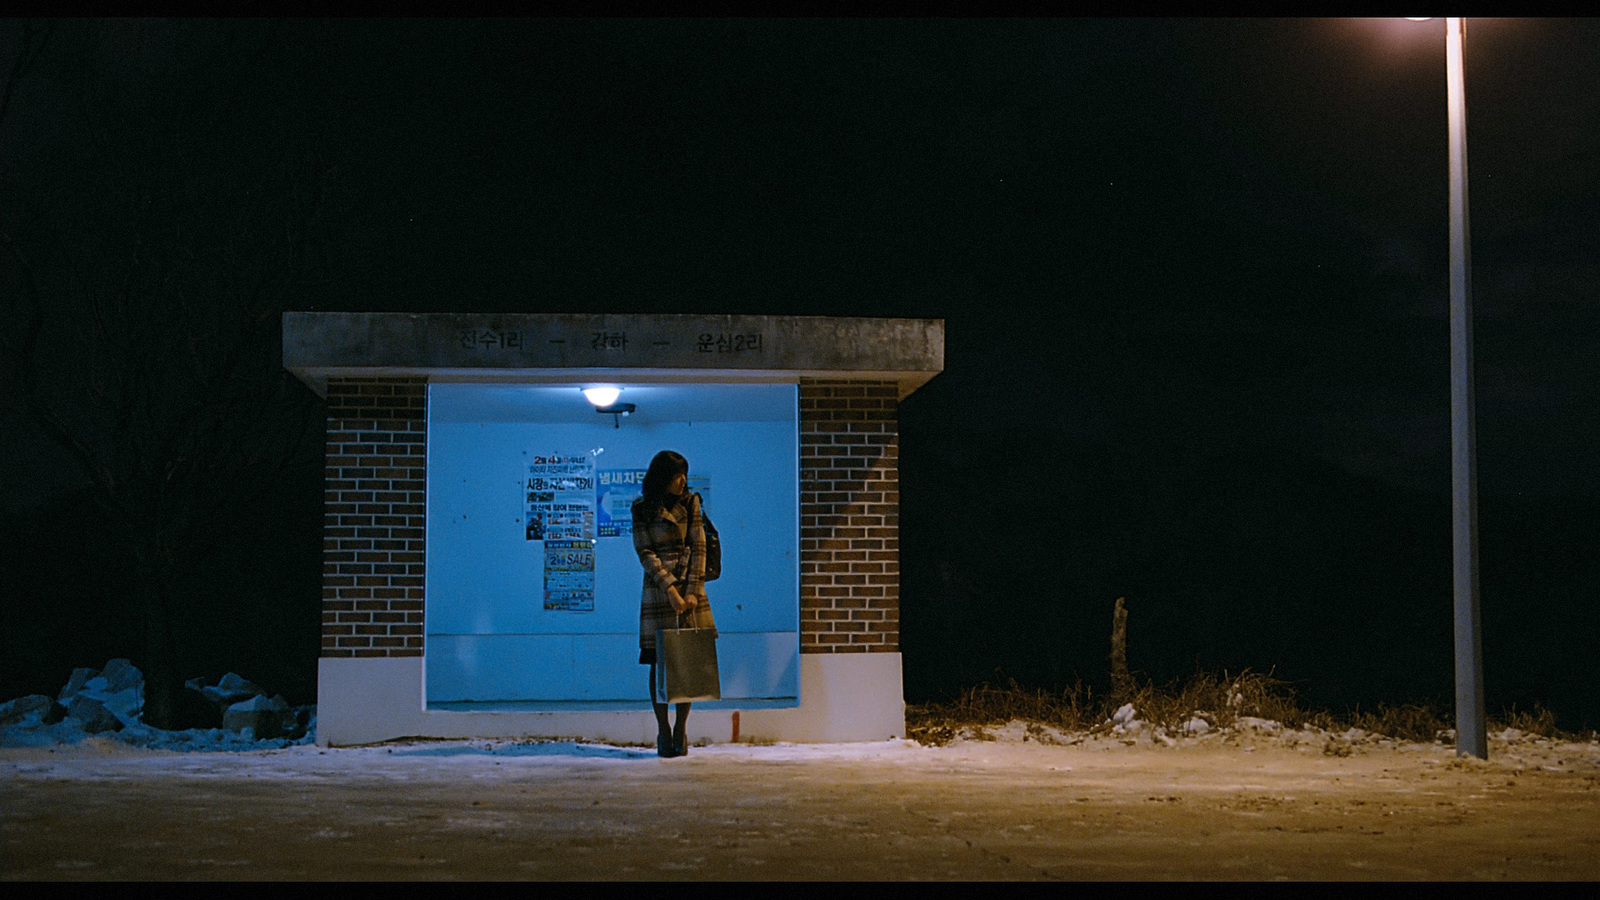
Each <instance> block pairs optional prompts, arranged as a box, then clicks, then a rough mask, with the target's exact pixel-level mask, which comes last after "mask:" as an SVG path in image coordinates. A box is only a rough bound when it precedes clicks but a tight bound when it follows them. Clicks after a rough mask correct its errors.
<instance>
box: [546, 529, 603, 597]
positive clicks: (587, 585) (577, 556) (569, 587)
mask: <svg viewBox="0 0 1600 900" xmlns="http://www.w3.org/2000/svg"><path fill="white" fill-rule="evenodd" d="M544 608H545V609H559V610H566V611H568V612H594V541H589V540H578V541H550V540H547V541H545V542H544Z"/></svg>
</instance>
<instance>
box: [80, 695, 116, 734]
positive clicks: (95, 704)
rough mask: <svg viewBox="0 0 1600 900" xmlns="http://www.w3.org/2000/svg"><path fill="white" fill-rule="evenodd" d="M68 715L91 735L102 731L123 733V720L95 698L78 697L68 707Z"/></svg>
mask: <svg viewBox="0 0 1600 900" xmlns="http://www.w3.org/2000/svg"><path fill="white" fill-rule="evenodd" d="M67 713H68V714H69V715H71V716H72V718H74V719H76V720H78V724H80V725H82V726H83V730H84V731H86V732H88V733H89V734H99V733H100V732H102V731H121V730H122V720H121V719H119V718H117V716H116V714H115V713H113V712H112V711H111V710H109V709H106V707H105V704H104V703H101V702H100V701H99V700H96V699H94V698H93V697H87V696H84V695H82V694H80V695H78V697H77V698H75V699H74V700H73V701H72V703H71V704H69V705H68V706H67Z"/></svg>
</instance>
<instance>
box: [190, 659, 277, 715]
mask: <svg viewBox="0 0 1600 900" xmlns="http://www.w3.org/2000/svg"><path fill="white" fill-rule="evenodd" d="M197 681H199V679H193V680H191V681H189V682H187V683H186V684H187V685H188V686H189V687H194V684H195V682H197ZM195 690H198V691H199V692H200V693H201V694H202V695H203V696H204V697H205V698H206V699H207V700H210V701H211V702H212V703H215V704H217V706H218V707H219V708H221V709H223V710H226V709H228V708H229V707H231V706H233V705H234V704H236V703H239V702H241V701H244V700H248V699H250V698H251V697H255V696H258V695H260V694H265V693H266V691H263V690H262V689H261V688H260V687H259V686H258V685H256V684H255V683H254V682H251V681H247V680H245V679H244V678H241V677H239V676H238V675H235V674H234V673H232V672H229V673H228V674H226V675H224V676H222V680H221V681H219V682H217V683H216V684H215V685H213V686H210V687H206V686H201V687H197V688H195ZM223 727H227V726H223Z"/></svg>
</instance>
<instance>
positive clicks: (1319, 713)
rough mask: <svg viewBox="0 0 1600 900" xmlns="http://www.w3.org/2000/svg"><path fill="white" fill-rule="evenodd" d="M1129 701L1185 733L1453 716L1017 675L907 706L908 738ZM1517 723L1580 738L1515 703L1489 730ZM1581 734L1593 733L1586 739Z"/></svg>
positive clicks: (1276, 692)
mask: <svg viewBox="0 0 1600 900" xmlns="http://www.w3.org/2000/svg"><path fill="white" fill-rule="evenodd" d="M1123 703H1132V704H1133V708H1134V709H1135V711H1137V713H1138V716H1139V718H1140V719H1142V720H1144V721H1146V722H1149V723H1151V724H1152V725H1157V726H1161V727H1163V728H1165V729H1166V730H1167V731H1168V732H1172V733H1176V732H1179V731H1180V730H1181V729H1182V728H1183V726H1184V724H1185V723H1186V722H1188V721H1190V720H1191V719H1193V718H1200V719H1203V720H1205V721H1206V722H1207V723H1209V724H1210V725H1211V726H1212V727H1214V728H1219V729H1225V728H1228V727H1230V726H1232V725H1234V724H1235V723H1236V722H1237V721H1238V720H1239V719H1240V718H1241V717H1253V718H1259V719H1270V720H1272V721H1275V722H1280V723H1282V724H1283V725H1285V726H1287V727H1289V728H1300V727H1302V726H1305V725H1312V726H1315V727H1317V728H1320V729H1323V730H1324V731H1346V730H1348V729H1350V728H1359V729H1361V730H1362V731H1365V732H1368V733H1370V734H1377V735H1383V736H1385V737H1391V738H1396V739H1400V740H1409V741H1436V740H1444V739H1446V737H1445V736H1446V734H1447V732H1448V730H1449V729H1450V728H1451V727H1452V726H1453V717H1451V716H1449V715H1448V714H1445V715H1441V714H1440V713H1439V711H1438V710H1436V709H1434V708H1432V707H1430V706H1425V705H1419V704H1413V703H1407V704H1402V705H1398V706H1390V705H1388V704H1382V703H1380V704H1379V705H1378V708H1377V711H1376V712H1364V711H1362V710H1360V709H1359V708H1358V709H1355V710H1352V711H1350V712H1349V713H1346V714H1345V715H1342V716H1341V715H1335V714H1333V713H1330V712H1327V711H1323V710H1311V709H1307V708H1305V707H1304V706H1303V705H1301V704H1300V702H1299V701H1298V700H1297V698H1296V697H1295V693H1294V690H1293V689H1292V688H1291V687H1290V686H1289V685H1288V684H1287V683H1285V682H1283V681H1281V680H1279V679H1276V678H1274V677H1272V675H1271V674H1270V673H1268V674H1261V673H1259V672H1250V671H1245V672H1241V673H1239V674H1237V675H1230V674H1228V673H1227V672H1223V673H1221V674H1220V675H1219V674H1215V673H1208V672H1201V673H1198V674H1196V675H1194V676H1193V677H1191V678H1189V679H1188V680H1187V681H1182V682H1173V683H1171V684H1167V685H1164V686H1156V685H1153V684H1150V683H1148V682H1144V683H1140V682H1138V681H1135V682H1134V683H1133V684H1132V685H1130V686H1129V687H1128V688H1126V689H1125V692H1124V693H1123V694H1122V695H1121V696H1118V697H1113V696H1111V695H1104V696H1097V695H1096V694H1095V693H1094V692H1093V691H1092V690H1091V689H1090V688H1089V687H1088V686H1086V685H1084V684H1083V683H1082V682H1078V683H1077V684H1074V685H1073V686H1072V687H1070V688H1067V689H1066V690H1064V691H1060V692H1051V691H1044V690H1038V689H1033V688H1027V687H1023V686H1022V685H1020V684H1018V683H1017V682H1016V681H1015V680H1010V681H1008V682H1007V683H1006V684H1005V685H1003V686H1002V685H994V684H989V683H984V684H980V685H978V686H977V687H972V688H968V689H967V690H965V691H963V692H962V693H961V696H959V697H957V698H956V699H955V700H952V701H950V702H948V703H925V704H919V705H913V706H908V707H906V733H907V736H908V737H910V738H912V739H913V740H916V741H918V742H919V743H922V744H927V745H930V746H939V745H943V744H946V743H949V742H950V741H952V740H954V739H955V738H956V737H958V736H960V735H961V734H962V733H963V732H965V733H967V734H969V735H977V736H983V734H984V732H983V729H984V728H985V727H988V726H995V725H1003V724H1005V723H1007V722H1011V721H1020V722H1025V723H1029V724H1033V725H1040V726H1051V727H1054V728H1057V729H1060V730H1062V731H1069V732H1071V731H1076V732H1090V733H1097V732H1104V731H1109V730H1110V728H1111V717H1112V715H1113V714H1114V713H1115V712H1116V710H1117V708H1118V707H1120V706H1121V705H1122V704H1123ZM1508 727H1510V728H1515V729H1517V730H1518V731H1521V732H1523V733H1526V734H1534V735H1540V736H1543V737H1550V738H1564V739H1580V738H1581V736H1579V735H1573V734H1568V733H1566V732H1563V731H1561V730H1559V729H1558V728H1556V725H1555V714H1554V713H1552V712H1550V711H1549V710H1547V709H1543V708H1535V709H1534V710H1533V711H1532V712H1524V711H1520V710H1516V709H1515V708H1513V709H1511V710H1508V711H1507V712H1506V713H1504V714H1503V715H1500V716H1496V717H1493V718H1491V719H1490V720H1489V730H1490V731H1491V732H1498V731H1501V730H1503V729H1505V728H1508ZM1581 739H1587V738H1586V737H1583V738H1581Z"/></svg>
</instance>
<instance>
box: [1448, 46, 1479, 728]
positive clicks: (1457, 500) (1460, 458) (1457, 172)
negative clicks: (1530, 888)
mask: <svg viewBox="0 0 1600 900" xmlns="http://www.w3.org/2000/svg"><path fill="white" fill-rule="evenodd" d="M1465 32H1466V26H1465V22H1464V20H1463V19H1460V18H1447V19H1445V68H1446V70H1447V74H1448V79H1449V89H1448V103H1449V107H1450V482H1451V504H1450V508H1451V534H1452V551H1453V552H1452V558H1453V560H1454V563H1453V574H1454V583H1455V649H1456V654H1455V658H1456V754H1457V755H1458V756H1476V757H1478V758H1479V759H1487V758H1488V756H1489V748H1488V742H1487V740H1486V736H1485V734H1484V731H1485V728H1484V712H1483V638H1482V634H1481V628H1480V618H1479V615H1478V455H1477V430H1476V411H1475V409H1474V406H1475V404H1474V400H1473V393H1474V392H1473V384H1472V381H1473V375H1472V278H1471V274H1472V258H1471V243H1472V242H1471V237H1470V231H1469V230H1468V227H1467V88H1466V78H1465V67H1464V66H1465V64H1464V62H1463V58H1462V44H1463V42H1464V38H1465Z"/></svg>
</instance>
